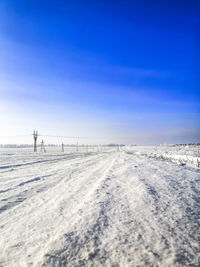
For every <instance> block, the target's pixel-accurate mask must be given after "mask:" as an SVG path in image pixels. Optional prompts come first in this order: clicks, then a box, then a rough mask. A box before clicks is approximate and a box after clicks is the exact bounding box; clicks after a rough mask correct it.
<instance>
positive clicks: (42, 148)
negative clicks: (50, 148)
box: [41, 140, 46, 152]
mask: <svg viewBox="0 0 200 267" xmlns="http://www.w3.org/2000/svg"><path fill="white" fill-rule="evenodd" d="M41 152H46V149H45V147H44V140H42V142H41Z"/></svg>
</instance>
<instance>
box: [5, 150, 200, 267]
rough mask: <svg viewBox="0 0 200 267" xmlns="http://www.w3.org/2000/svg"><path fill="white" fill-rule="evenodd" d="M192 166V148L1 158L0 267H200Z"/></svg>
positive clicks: (20, 153)
mask: <svg viewBox="0 0 200 267" xmlns="http://www.w3.org/2000/svg"><path fill="white" fill-rule="evenodd" d="M156 155H159V156H156ZM167 155H168V157H167ZM191 158H192V159H193V160H191ZM180 159H182V160H180ZM183 159H184V161H183ZM198 160H199V148H198V147H195V146H194V147H169V146H162V147H161V146H160V147H124V148H123V149H121V150H120V151H117V149H116V148H109V149H108V148H107V149H104V151H93V150H89V152H88V153H86V152H84V151H83V150H82V151H80V152H75V151H72V150H71V151H68V152H65V153H61V152H59V151H58V148H52V149H51V150H48V151H47V153H46V154H41V153H36V154H34V153H33V152H32V150H30V149H3V148H1V149H0V201H1V202H0V266H11V267H13V266H122V267H124V266H199V265H200V169H199V168H198V164H197V163H195V162H198ZM191 162H192V163H191Z"/></svg>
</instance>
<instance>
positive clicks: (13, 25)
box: [0, 0, 200, 144]
mask: <svg viewBox="0 0 200 267" xmlns="http://www.w3.org/2000/svg"><path fill="white" fill-rule="evenodd" d="M199 8H200V2H199V1H192V0H190V1H184V0H182V1H181V0H180V1H176V0H174V1H170V0H168V1H164V0H163V1H153V0H151V1H133V0H132V1H117V0H116V1H109V0H107V1H104V0H103V1H99V0H95V1H92V0H91V1H87V0H85V1H84V0H82V1H80V0H79V1H76V0H73V1H72V0H71V1H67V0H66V1H64V0H63V1H59V0H58V1H51V0H49V1H38V0H34V1H21V0H13V1H11V0H1V1H0V136H1V140H0V143H31V142H32V139H31V137H23V138H19V136H18V137H17V135H23V134H29V133H31V132H32V130H33V129H38V130H39V132H40V133H44V134H53V135H70V136H83V137H87V138H86V139H84V138H83V139H80V142H83V143H84V142H90V143H98V142H101V143H103V142H106V143H108V142H120V143H126V144H129V143H133V144H135V143H136V144H159V143H188V142H199V141H200V119H199V118H200V105H199V103H200V102H199V100H200V91H199V78H198V77H199V59H200V58H199V51H198V50H199V47H198V41H199V40H198V31H199V24H200V17H199ZM12 135H16V137H11V136H12ZM3 136H4V137H3ZM5 136H8V137H5ZM46 141H47V142H51V143H55V142H58V143H59V142H60V141H61V140H60V139H48V140H46ZM74 141H75V139H74V140H73V139H71V140H65V143H70V142H74Z"/></svg>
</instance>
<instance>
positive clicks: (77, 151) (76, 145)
mask: <svg viewBox="0 0 200 267" xmlns="http://www.w3.org/2000/svg"><path fill="white" fill-rule="evenodd" d="M76 151H77V152H78V141H77V144H76Z"/></svg>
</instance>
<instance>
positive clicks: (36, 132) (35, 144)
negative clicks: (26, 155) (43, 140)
mask: <svg viewBox="0 0 200 267" xmlns="http://www.w3.org/2000/svg"><path fill="white" fill-rule="evenodd" d="M37 138H38V131H36V130H34V131H33V139H34V152H37Z"/></svg>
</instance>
